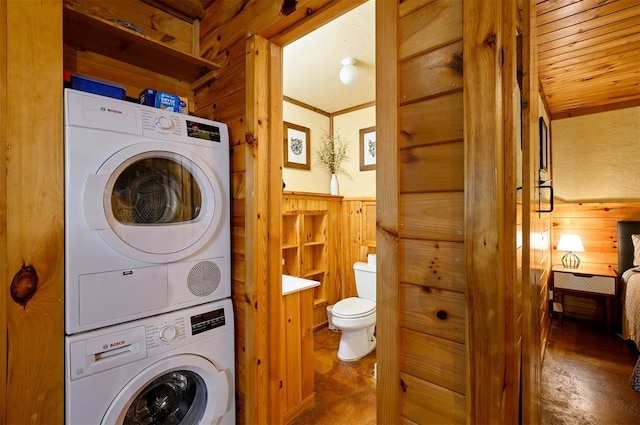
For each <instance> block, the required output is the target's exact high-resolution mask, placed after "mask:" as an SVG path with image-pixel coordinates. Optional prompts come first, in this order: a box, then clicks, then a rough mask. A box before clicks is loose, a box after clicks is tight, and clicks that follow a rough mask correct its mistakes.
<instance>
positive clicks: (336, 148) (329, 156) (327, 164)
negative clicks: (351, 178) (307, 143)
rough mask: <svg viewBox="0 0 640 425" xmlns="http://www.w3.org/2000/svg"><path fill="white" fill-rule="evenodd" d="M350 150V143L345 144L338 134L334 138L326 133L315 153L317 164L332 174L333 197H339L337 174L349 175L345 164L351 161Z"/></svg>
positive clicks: (331, 189) (331, 188)
mask: <svg viewBox="0 0 640 425" xmlns="http://www.w3.org/2000/svg"><path fill="white" fill-rule="evenodd" d="M348 149H349V144H348V142H345V141H344V140H343V139H342V138H341V137H340V134H338V133H337V132H336V134H335V135H334V136H332V135H330V134H329V133H327V132H324V133H323V135H322V137H321V138H320V143H319V144H318V146H317V147H316V149H315V150H314V152H313V153H314V156H315V159H316V162H317V163H318V164H319V165H320V166H322V167H324V168H326V169H327V170H328V171H329V173H331V181H330V193H331V195H338V178H337V174H344V175H346V176H348V175H349V173H347V170H346V169H345V168H344V163H345V162H347V161H349V155H348Z"/></svg>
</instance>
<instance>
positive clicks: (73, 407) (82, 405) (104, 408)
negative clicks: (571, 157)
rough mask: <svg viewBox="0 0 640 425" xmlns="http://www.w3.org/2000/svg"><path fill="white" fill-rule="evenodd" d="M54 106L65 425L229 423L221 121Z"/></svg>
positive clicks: (73, 96) (129, 109) (139, 108)
mask: <svg viewBox="0 0 640 425" xmlns="http://www.w3.org/2000/svg"><path fill="white" fill-rule="evenodd" d="M64 98H65V137H64V140H65V333H66V337H65V421H66V423H67V424H73V425H75V424H196V423H202V424H234V423H235V358H234V316H233V308H232V304H231V299H230V296H231V276H230V274H231V258H230V257H231V247H230V205H229V200H230V191H229V180H230V178H229V135H228V129H227V126H226V125H225V124H223V123H219V122H215V121H210V120H205V119H202V118H197V117H192V116H188V115H184V114H177V113H172V112H167V111H164V110H161V109H156V108H151V107H147V106H143V105H137V104H134V103H128V102H124V101H120V100H116V99H111V98H106V97H103V96H98V95H94V94H90V93H85V92H80V91H76V90H72V89H65V96H64Z"/></svg>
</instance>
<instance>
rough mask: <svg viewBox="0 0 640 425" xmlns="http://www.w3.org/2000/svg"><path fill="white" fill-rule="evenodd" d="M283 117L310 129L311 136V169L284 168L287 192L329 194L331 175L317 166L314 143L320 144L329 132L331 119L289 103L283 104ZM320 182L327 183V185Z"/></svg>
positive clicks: (283, 177) (283, 175)
mask: <svg viewBox="0 0 640 425" xmlns="http://www.w3.org/2000/svg"><path fill="white" fill-rule="evenodd" d="M282 117H283V120H284V121H286V122H290V123H293V124H297V125H301V126H303V127H308V128H309V131H310V136H311V169H310V170H300V169H297V168H287V167H283V168H282V179H283V180H284V182H285V184H286V185H287V187H286V188H285V190H290V191H293V192H314V193H329V174H328V172H327V171H325V170H324V169H322V168H320V167H319V166H318V165H316V163H315V160H314V158H313V151H314V149H315V146H314V143H318V142H319V141H320V137H321V136H322V134H323V133H324V132H326V131H328V130H329V117H327V116H325V115H322V114H318V113H317V112H313V111H311V110H309V109H306V108H302V107H300V106H297V105H293V104H291V103H289V102H283V106H282ZM283 161H284V158H283ZM320 182H326V184H322V183H320Z"/></svg>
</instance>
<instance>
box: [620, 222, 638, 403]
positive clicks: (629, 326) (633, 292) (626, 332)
mask: <svg viewBox="0 0 640 425" xmlns="http://www.w3.org/2000/svg"><path fill="white" fill-rule="evenodd" d="M618 273H619V275H620V291H621V292H620V293H621V301H622V337H623V338H625V339H629V340H632V341H634V342H635V343H636V347H638V348H639V349H640V221H619V222H618ZM631 386H632V387H633V389H634V390H636V391H637V392H639V393H640V358H639V359H638V362H637V363H636V367H635V368H634V371H633V374H632V376H631Z"/></svg>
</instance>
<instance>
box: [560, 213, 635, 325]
mask: <svg viewBox="0 0 640 425" xmlns="http://www.w3.org/2000/svg"><path fill="white" fill-rule="evenodd" d="M622 220H640V202H628V203H624V202H556V204H555V208H554V212H553V235H552V247H553V251H552V257H551V258H552V260H551V261H552V263H553V264H554V265H559V264H561V261H562V256H563V255H564V254H565V252H563V251H558V250H557V249H556V247H557V246H558V242H559V240H560V236H562V235H563V234H565V233H567V234H577V235H579V236H580V239H582V244H583V245H584V250H585V252H579V253H577V255H578V257H580V265H581V266H586V267H591V266H596V267H603V268H609V269H613V270H616V271H618V235H617V224H618V221H622ZM613 310H614V315H613V317H614V324H616V325H617V324H619V323H620V315H619V313H620V306H619V305H618V303H614V306H613ZM564 313H565V314H566V315H567V316H572V317H577V318H580V319H586V320H596V321H601V320H603V318H604V311H603V306H602V303H601V302H600V301H599V300H597V299H595V298H591V297H580V296H573V295H571V294H567V296H565V298H564Z"/></svg>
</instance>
